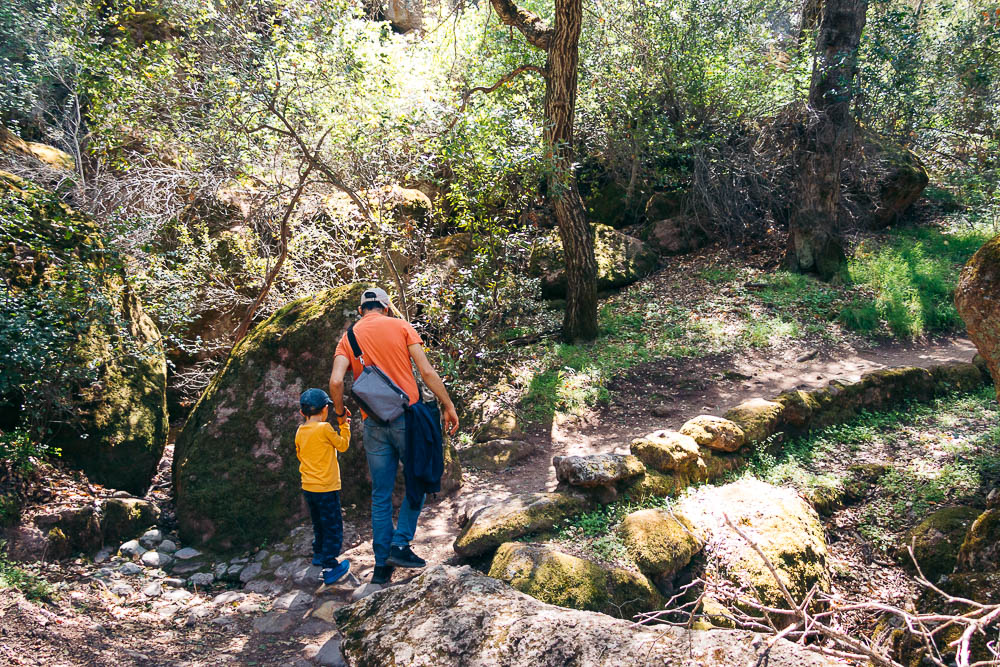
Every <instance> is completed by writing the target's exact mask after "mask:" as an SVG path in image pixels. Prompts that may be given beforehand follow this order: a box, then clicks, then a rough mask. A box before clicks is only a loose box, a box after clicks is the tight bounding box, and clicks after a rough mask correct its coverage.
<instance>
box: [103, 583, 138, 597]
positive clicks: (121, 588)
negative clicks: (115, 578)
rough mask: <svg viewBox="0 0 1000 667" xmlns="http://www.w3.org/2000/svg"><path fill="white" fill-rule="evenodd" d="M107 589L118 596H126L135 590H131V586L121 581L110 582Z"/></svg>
mask: <svg viewBox="0 0 1000 667" xmlns="http://www.w3.org/2000/svg"><path fill="white" fill-rule="evenodd" d="M108 590H110V591H111V592H112V593H114V594H115V595H118V596H120V597H128V596H129V595H132V593H134V592H135V591H133V590H132V587H131V586H129V585H128V584H123V583H117V584H111V587H110V588H109V589H108Z"/></svg>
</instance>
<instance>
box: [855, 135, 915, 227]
mask: <svg viewBox="0 0 1000 667" xmlns="http://www.w3.org/2000/svg"><path fill="white" fill-rule="evenodd" d="M858 138H859V140H860V145H861V157H862V160H863V161H864V163H865V167H866V169H865V171H867V172H868V173H869V174H874V176H875V183H874V185H875V188H874V189H871V188H865V187H862V188H861V190H862V191H861V192H857V193H856V196H855V197H854V199H855V200H856V204H857V205H858V206H860V207H861V209H862V210H861V211H860V213H861V215H862V219H863V220H865V221H866V222H867V223H868V226H870V227H872V228H876V229H878V228H882V227H886V226H888V225H891V224H893V223H894V222H896V220H898V219H899V216H900V215H902V214H903V213H904V212H905V211H906V210H907V209H908V208H909V207H910V205H912V204H913V202H915V201H916V200H917V198H918V197H920V193H921V192H923V190H924V188H925V187H926V186H927V183H928V182H929V177H928V175H927V169H926V168H925V167H924V165H923V163H922V162H921V161H920V158H918V157H917V156H916V154H914V153H913V152H912V151H910V150H909V149H907V148H906V147H905V146H903V145H902V144H899V143H897V142H895V141H893V140H891V139H889V138H887V137H883V136H881V135H879V134H877V133H875V132H873V131H871V130H869V129H867V128H864V127H860V126H859V127H858ZM846 187H847V188H848V189H849V190H852V189H857V188H856V187H854V184H852V183H847V184H846Z"/></svg>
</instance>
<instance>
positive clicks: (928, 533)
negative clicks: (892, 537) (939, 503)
mask: <svg viewBox="0 0 1000 667" xmlns="http://www.w3.org/2000/svg"><path fill="white" fill-rule="evenodd" d="M978 516H979V510H977V509H975V508H973V507H961V506H959V507H946V508H944V509H940V510H938V511H936V512H934V513H932V514H930V515H929V516H928V517H927V518H925V519H924V520H923V521H921V522H920V523H919V524H917V525H916V526H914V527H913V528H911V529H910V530H908V531H907V532H906V534H905V535H904V536H903V541H902V544H900V548H899V550H898V552H897V559H898V560H899V561H900V562H901V563H902V564H903V567H905V568H907V569H909V570H910V571H911V572H913V571H915V568H914V567H913V561H912V559H911V558H910V555H909V553H908V552H907V550H906V548H907V547H908V546H910V544H911V543H912V544H913V555H914V556H915V557H916V559H917V563H919V564H920V569H921V570H922V571H923V573H924V576H926V577H927V578H928V580H929V581H931V582H932V583H933V582H936V581H937V580H938V578H939V577H940V576H941V575H943V574H950V573H951V572H952V570H954V569H955V563H956V562H957V560H958V550H959V549H960V548H961V546H962V542H963V540H964V539H965V534H966V532H967V531H968V530H969V526H970V525H972V522H973V521H975V520H976V517H978Z"/></svg>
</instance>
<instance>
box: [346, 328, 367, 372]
mask: <svg viewBox="0 0 1000 667" xmlns="http://www.w3.org/2000/svg"><path fill="white" fill-rule="evenodd" d="M355 324H356V323H355ZM347 342H348V343H350V344H351V352H352V353H353V354H354V358H355V359H357V360H358V361H359V362H360V363H361V365H362V366H364V365H365V354H364V352H362V351H361V346H360V345H358V338H357V336H355V335H354V324H351V326H349V327H347Z"/></svg>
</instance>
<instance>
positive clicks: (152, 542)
mask: <svg viewBox="0 0 1000 667" xmlns="http://www.w3.org/2000/svg"><path fill="white" fill-rule="evenodd" d="M162 541H163V531H161V530H160V529H159V528H151V529H149V530H147V531H146V532H145V533H143V535H142V537H140V538H139V544H141V545H142V546H144V547H146V548H147V549H154V548H155V547H156V545H157V544H159V543H160V542H162Z"/></svg>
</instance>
